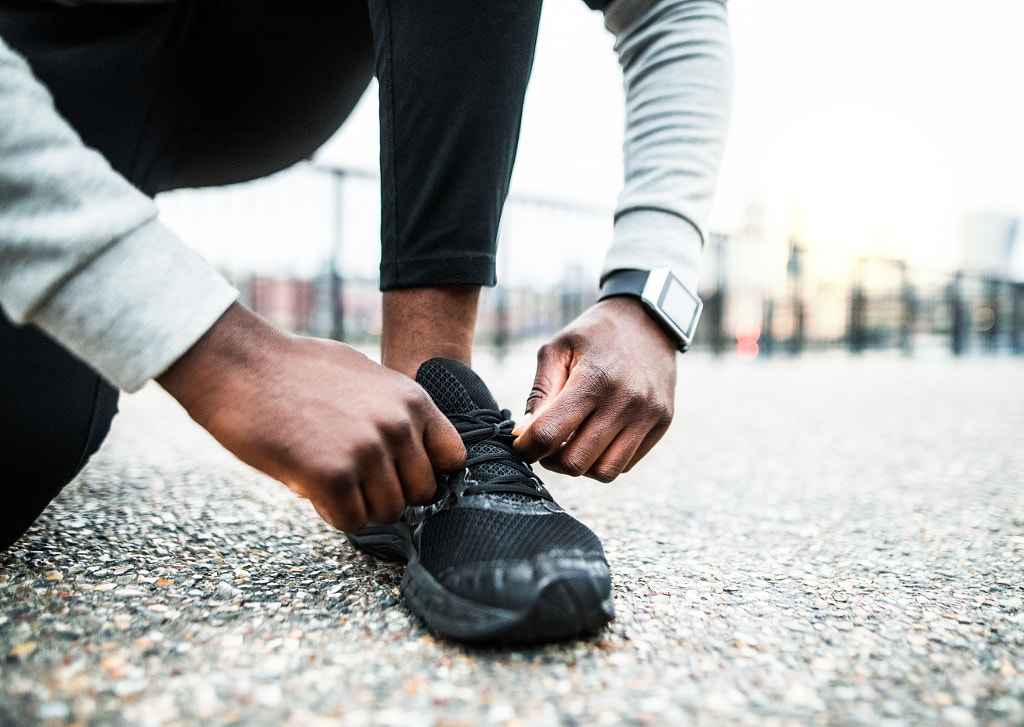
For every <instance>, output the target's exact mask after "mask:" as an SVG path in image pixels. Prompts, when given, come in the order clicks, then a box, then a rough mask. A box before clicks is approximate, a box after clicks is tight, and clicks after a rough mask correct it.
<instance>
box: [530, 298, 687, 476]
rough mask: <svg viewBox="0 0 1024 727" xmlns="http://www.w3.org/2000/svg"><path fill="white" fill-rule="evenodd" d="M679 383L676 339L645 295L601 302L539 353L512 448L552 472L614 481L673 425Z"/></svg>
mask: <svg viewBox="0 0 1024 727" xmlns="http://www.w3.org/2000/svg"><path fill="white" fill-rule="evenodd" d="M675 386H676V348H675V345H674V344H673V342H672V341H671V339H670V338H669V337H668V335H667V334H666V333H665V332H664V331H662V329H661V328H660V327H659V326H658V325H657V324H656V323H655V322H654V320H653V319H652V318H651V317H650V315H649V314H648V313H647V312H646V311H645V310H644V309H643V307H642V305H641V303H640V301H638V300H635V299H633V298H628V297H615V298H608V299H606V300H603V301H600V302H598V303H596V304H595V305H594V306H592V307H591V308H589V309H588V310H586V311H585V312H584V313H583V314H582V315H581V316H580V317H579V318H577V319H576V320H575V321H573V322H572V323H570V324H569V325H568V326H567V327H566V328H565V329H563V330H562V331H561V332H560V333H559V334H558V335H557V336H555V338H554V339H553V340H552V341H551V342H549V343H547V344H545V345H544V346H543V347H542V348H541V349H540V351H539V352H538V354H537V376H536V378H535V379H534V383H533V391H532V392H531V393H530V396H529V398H528V399H527V404H526V417H525V418H524V419H523V421H522V422H521V423H520V424H519V426H518V427H517V428H516V430H515V433H517V434H519V438H518V439H516V441H515V444H514V447H515V450H516V451H517V452H518V453H519V454H520V455H521V456H522V457H523V458H525V459H526V460H527V461H530V462H533V461H536V460H540V462H541V464H543V465H544V466H545V467H546V468H548V469H549V470H552V471H554V472H561V473H563V474H568V475H573V476H578V475H586V476H587V477H592V478H593V479H595V480H599V481H601V482H611V481H612V480H613V479H615V478H616V477H618V476H619V475H620V474H621V473H622V472H625V471H628V470H629V469H630V468H632V467H633V465H635V464H636V463H637V462H638V461H640V459H641V458H643V456H644V455H646V454H647V453H648V452H649V451H650V450H651V447H653V446H654V445H655V444H656V443H657V441H658V440H659V439H661V437H662V436H663V435H664V434H665V432H666V431H667V430H668V426H669V424H670V423H671V422H672V414H673V409H674V398H675Z"/></svg>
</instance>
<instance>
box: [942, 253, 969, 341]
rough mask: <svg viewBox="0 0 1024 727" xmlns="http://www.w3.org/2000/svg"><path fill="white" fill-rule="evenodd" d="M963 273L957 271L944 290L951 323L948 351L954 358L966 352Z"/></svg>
mask: <svg viewBox="0 0 1024 727" xmlns="http://www.w3.org/2000/svg"><path fill="white" fill-rule="evenodd" d="M963 280H964V273H963V271H962V270H958V271H957V272H956V275H955V276H953V280H952V281H951V282H950V284H949V287H948V288H947V290H946V298H947V300H948V302H949V308H950V318H951V320H952V322H953V326H952V332H951V333H952V338H951V340H950V349H951V350H952V352H953V355H954V356H961V355H963V353H964V352H965V351H966V350H967V333H968V330H967V312H966V311H965V310H964V300H963Z"/></svg>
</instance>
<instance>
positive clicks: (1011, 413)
mask: <svg viewBox="0 0 1024 727" xmlns="http://www.w3.org/2000/svg"><path fill="white" fill-rule="evenodd" d="M531 359H532V354H531V353H530V352H527V351H525V350H524V351H523V352H520V353H518V354H515V355H513V356H512V357H511V358H510V359H508V360H507V361H506V363H505V364H504V365H498V364H497V363H496V362H495V361H494V360H492V359H491V358H489V357H487V356H482V357H481V358H480V359H479V360H478V369H479V370H480V371H481V373H482V374H483V375H484V377H485V379H486V380H487V381H488V383H489V384H490V385H491V387H492V388H493V389H494V390H495V392H496V394H497V395H498V398H499V401H500V402H502V404H503V405H505V406H509V407H510V408H512V409H513V410H514V411H517V410H520V409H521V407H522V405H523V403H524V400H525V396H526V393H527V392H528V389H529V385H530V380H531V378H532V360H531ZM546 479H547V481H548V483H549V486H550V489H551V490H552V492H553V494H554V495H555V496H556V498H557V499H558V500H559V502H560V503H561V504H562V505H563V506H564V507H566V509H568V510H569V511H570V512H572V513H573V514H575V515H576V516H577V517H578V518H580V519H581V520H583V521H584V522H586V523H587V524H588V525H590V526H591V527H592V528H593V529H594V530H595V532H597V534H598V535H599V536H601V538H602V540H603V542H604V545H605V549H606V551H607V554H608V559H609V562H610V564H611V569H612V578H613V584H614V590H615V607H616V613H617V617H616V619H615V621H614V622H613V623H612V624H611V626H610V627H609V628H607V629H606V630H604V631H602V632H600V633H598V634H595V635H593V636H591V637H588V638H585V639H581V640H575V641H569V642H565V643H559V644H550V645H546V646H538V647H531V648H494V649H481V648H467V647H464V646H462V645H459V644H455V643H451V642H446V641H444V640H441V639H437V638H434V637H432V636H431V635H430V633H429V632H428V631H427V630H426V629H425V628H424V626H423V624H422V623H421V622H420V621H419V620H418V619H416V618H415V617H414V616H412V615H411V614H410V613H408V612H407V611H406V610H405V609H404V608H403V606H402V605H401V600H400V596H399V593H398V583H399V580H400V578H401V573H402V568H401V566H397V565H389V564H382V563H378V562H375V561H374V560H372V559H371V558H369V557H367V556H364V555H361V554H358V553H357V552H355V551H353V549H352V548H351V547H350V546H349V545H348V544H347V542H346V541H345V539H344V538H343V537H341V536H340V535H339V534H338V533H336V532H333V531H332V530H330V529H329V528H328V527H327V526H326V525H324V524H323V523H322V522H321V521H320V520H319V519H318V518H317V517H316V515H315V514H314V513H313V511H312V509H311V508H310V507H309V506H308V505H307V504H306V503H304V502H302V501H300V500H298V499H297V498H295V497H294V496H292V495H291V494H290V493H289V492H288V491H287V490H286V489H285V488H284V487H282V486H280V485H278V484H276V483H274V482H273V481H271V480H269V479H267V478H265V477H263V476H262V475H260V474H258V473H256V472H254V471H253V470H251V469H249V468H247V467H246V466H245V465H242V464H241V463H239V462H237V461H236V460H234V459H233V458H232V457H231V456H230V455H228V454H226V453H225V452H223V451H222V450H221V449H220V448H219V447H218V446H217V445H216V444H215V443H214V442H213V441H212V440H211V439H210V438H209V437H208V436H207V435H206V434H205V433H204V432H202V430H200V429H198V428H197V427H196V426H195V425H194V424H192V423H191V422H190V421H189V420H188V419H187V417H186V416H185V415H184V414H183V412H182V411H181V410H180V408H178V407H177V405H176V404H175V403H174V402H173V401H171V400H170V399H169V398H167V397H166V395H164V394H163V393H162V392H161V391H160V390H159V389H158V388H155V387H150V388H147V389H145V390H143V391H142V392H141V393H139V394H137V395H134V396H131V397H124V398H123V399H122V414H121V415H120V416H119V417H118V419H117V421H116V424H115V429H114V431H113V433H112V435H111V437H110V439H109V440H108V442H107V444H106V445H105V447H104V448H103V450H101V453H100V454H99V455H97V456H96V457H95V458H94V460H93V461H92V462H91V463H90V465H89V467H88V468H87V470H86V472H85V473H83V475H82V476H81V477H80V478H79V479H78V480H77V481H76V483H74V484H73V485H71V486H70V487H69V488H68V489H67V490H66V491H65V492H64V493H63V494H62V495H61V496H60V498H59V499H58V500H57V501H56V502H55V503H54V504H53V505H52V506H51V507H50V509H49V510H48V511H47V512H46V513H45V514H44V516H43V517H42V519H41V520H40V521H39V522H38V523H37V524H36V525H35V526H34V527H33V528H32V530H31V531H30V532H29V533H28V534H27V535H26V536H25V537H24V538H23V539H22V540H21V541H20V542H19V543H18V544H17V545H16V546H15V547H14V548H13V549H12V550H10V551H9V552H8V553H6V554H5V555H3V556H0V724H2V725H26V724H45V725H64V724H76V725H107V724H111V725H117V724H130V725H192V724H203V725H227V724H237V725H285V726H288V727H290V726H293V725H294V726H299V725H302V726H306V725H311V726H313V727H318V726H320V725H353V726H357V725H386V726H401V727H405V726H407V725H411V726H415V725H438V726H440V725H448V726H451V725H489V724H499V725H615V724H627V725H650V724H654V725H681V724H695V725H720V724H721V725H733V724H743V725H745V724H756V725H761V724H764V725H789V724H795V725H802V724H831V725H893V726H895V725H916V724H921V725H934V724H938V725H974V724H986V725H1022V724H1024V359H1020V358H1017V359H1012V358H981V357H978V358H968V359H964V360H951V359H946V358H936V359H933V360H924V361H922V360H903V359H900V358H897V357H890V356H879V357H862V358H850V357H847V356H844V355H837V356H820V355H811V356H805V357H803V358H801V359H773V360H758V361H754V362H750V363H741V362H739V361H736V360H732V359H722V360H715V359H712V358H710V357H704V356H701V355H688V356H687V357H685V358H684V359H683V360H682V361H681V378H680V387H679V395H678V404H677V415H676V421H675V423H674V424H673V427H672V429H671V430H670V432H669V434H668V435H667V437H666V439H665V440H664V441H663V442H662V443H661V444H660V445H659V447H658V448H656V449H655V451H654V452H653V453H652V454H651V455H650V457H648V459H647V460H645V461H644V462H643V463H642V464H641V465H640V466H639V467H637V468H636V469H635V470H634V471H633V472H632V473H630V474H629V475H627V476H624V477H622V478H620V479H619V480H618V481H616V482H615V483H614V484H611V485H601V484H598V483H595V482H591V481H586V480H570V479H567V478H562V477H556V476H549V477H547V478H546Z"/></svg>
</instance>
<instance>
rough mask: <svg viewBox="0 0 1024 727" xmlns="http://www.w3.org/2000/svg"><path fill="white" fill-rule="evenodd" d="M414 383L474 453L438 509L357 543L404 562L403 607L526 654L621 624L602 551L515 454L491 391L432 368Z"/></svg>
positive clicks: (434, 363)
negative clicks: (528, 648) (525, 648)
mask: <svg viewBox="0 0 1024 727" xmlns="http://www.w3.org/2000/svg"><path fill="white" fill-rule="evenodd" d="M416 381H418V382H419V383H420V385H421V386H423V388H424V389H426V390H427V392H428V393H429V394H430V396H431V397H432V398H433V399H434V402H435V403H436V404H437V406H438V408H439V409H440V410H441V411H442V412H444V414H445V416H447V417H448V419H449V420H451V422H452V424H454V425H455V428H456V429H457V430H458V431H459V434H460V435H461V436H462V441H463V442H465V444H466V450H467V452H468V459H467V461H466V468H465V470H464V471H463V472H460V473H457V474H454V475H451V476H449V477H445V478H442V479H441V480H440V481H439V482H438V487H437V489H438V491H437V495H436V497H435V498H434V501H433V503H432V504H430V505H428V506H425V507H410V508H407V509H406V511H405V517H404V519H403V520H402V521H400V522H398V523H395V524H394V525H370V526H368V527H367V528H365V529H364V530H361V531H360V532H358V533H353V534H350V535H349V536H348V537H349V540H350V541H351V542H352V544H353V545H355V546H356V547H357V548H359V549H360V550H363V551H365V552H367V553H369V554H370V555H374V556H376V557H378V558H382V559H385V560H397V561H407V562H408V565H407V567H406V569H405V576H404V577H403V578H402V595H403V596H404V597H405V602H406V604H407V605H408V607H409V609H410V610H411V611H412V612H413V613H415V614H416V615H418V616H420V617H421V618H422V619H423V620H424V621H425V622H426V624H427V626H428V627H429V628H430V629H431V630H433V631H435V632H437V633H438V634H441V635H442V636H446V637H449V638H453V639H458V640H460V641H470V642H480V643H529V642H537V641H549V640H554V639H561V638H567V637H572V636H577V635H580V634H584V633H587V632H591V631H594V630H595V629H597V628H599V627H600V626H603V625H604V624H606V623H608V622H609V621H611V620H612V618H613V617H614V610H613V606H612V595H611V578H610V574H609V570H608V562H607V560H605V555H604V549H603V548H602V547H601V542H600V541H599V540H598V539H597V536H596V535H594V533H592V532H591V531H590V530H589V529H588V528H587V527H586V526H585V525H583V524H582V523H580V522H579V521H577V520H576V519H575V518H573V517H572V516H571V515H569V514H568V513H566V512H565V511H564V510H563V509H562V508H560V507H559V506H558V505H557V504H556V503H555V501H554V500H553V499H552V497H551V495H550V494H548V491H547V490H546V489H545V488H544V483H542V482H541V481H540V479H538V477H537V476H536V475H535V474H534V473H533V470H532V469H531V468H530V465H528V464H526V463H525V462H524V461H523V460H522V459H521V458H520V457H519V456H518V455H517V454H516V453H515V452H514V451H513V449H512V440H513V436H512V427H513V422H512V419H511V415H510V414H509V412H508V410H503V411H502V410H499V409H498V405H497V403H496V402H495V401H494V397H492V396H491V393H490V392H489V391H488V390H487V387H486V386H485V385H484V383H483V381H481V380H480V378H479V377H478V376H477V375H476V374H475V373H474V372H473V371H472V369H470V368H469V367H467V366H465V365H463V364H461V363H458V362H457V361H448V360H445V359H433V360H431V361H427V362H426V363H425V364H423V366H421V367H420V370H419V372H418V373H417V375H416Z"/></svg>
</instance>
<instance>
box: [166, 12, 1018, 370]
mask: <svg viewBox="0 0 1024 727" xmlns="http://www.w3.org/2000/svg"><path fill="white" fill-rule="evenodd" d="M729 9H730V17H731V26H732V32H733V38H734V43H735V56H736V96H735V104H734V108H733V117H732V124H731V129H730V140H729V147H728V152H727V154H726V158H725V161H724V165H723V169H722V175H721V180H720V184H719V193H718V197H717V199H716V204H715V208H714V211H713V213H712V219H711V225H710V233H711V234H710V236H709V240H708V244H707V248H706V251H705V258H704V260H705V264H704V269H703V274H702V279H701V280H702V282H701V288H700V293H701V296H702V297H703V298H704V300H705V312H704V316H703V319H702V321H701V330H700V332H699V335H698V342H697V345H698V346H699V347H702V348H704V349H706V350H711V351H713V352H715V353H716V354H722V355H730V356H737V357H739V358H741V359H747V360H750V359H754V358H757V357H763V356H770V355H794V354H799V353H801V352H804V351H810V350H820V349H824V348H843V349H846V350H849V351H852V352H863V351H868V350H879V349H885V350H892V351H899V352H902V353H904V354H906V355H917V356H927V355H933V354H942V355H949V354H956V355H962V354H981V353H985V354H995V353H1002V354H1024V143H1022V142H1021V140H1020V129H1021V128H1024V43H1021V42H1020V39H1021V38H1022V37H1024V7H1022V6H1021V4H1020V3H1016V2H1014V0H980V2H979V3H978V4H977V5H976V6H972V10H971V12H970V13H969V14H966V13H965V12H964V11H963V7H962V5H960V4H955V3H953V2H949V1H947V0H941V1H938V2H924V1H920V2H909V1H908V2H906V3H900V4H899V5H898V7H893V6H892V4H891V3H890V4H883V3H881V2H876V1H870V2H858V3H828V4H821V3H815V2H813V0H778V1H777V2H773V3H770V4H767V3H761V4H758V3H757V2H756V0H732V2H730V3H729ZM621 136H622V89H621V72H620V70H619V68H618V64H617V60H616V58H615V54H614V51H613V49H612V37H611V35H610V34H609V33H608V32H607V31H605V30H604V28H603V27H602V23H601V16H600V14H599V13H593V12H590V11H589V10H588V9H587V8H586V6H585V5H584V4H583V3H581V2H579V0H549V2H548V3H547V4H546V7H545V10H544V18H543V20H542V24H541V36H540V40H539V44H538V50H537V58H536V64H535V67H534V74H533V80H532V82H531V87H530V91H529V93H528V96H527V105H526V110H525V114H524V120H523V132H522V138H521V145H520V152H519V157H518V160H517V165H516V171H515V174H514V176H513V182H512V192H511V196H510V199H509V202H508V204H507V206H506V211H505V215H504V218H503V222H502V231H501V241H500V246H499V267H498V272H499V281H500V282H499V285H498V287H496V288H494V289H491V290H488V291H486V292H485V295H484V298H483V305H482V310H481V318H480V324H479V328H478V335H479V339H480V342H481V343H484V344H490V345H494V346H495V347H496V348H497V350H498V351H499V352H500V351H501V350H502V349H503V348H505V347H507V346H509V345H511V344H513V343H514V342H515V341H518V340H523V339H529V338H535V337H540V336H545V335H549V334H550V333H553V332H554V331H556V330H558V329H559V328H560V327H561V326H563V325H564V324H565V323H567V322H568V321H570V320H571V319H572V318H574V317H575V316H576V315H577V314H578V313H579V312H580V311H582V310H583V309H584V308H585V307H586V306H588V305H589V304H590V303H592V302H593V300H594V298H595V297H596V294H597V282H598V274H599V271H600V266H601V261H602V257H603V254H604V251H605V249H606V248H607V246H608V244H609V243H610V240H611V234H612V214H613V211H614V208H615V199H616V195H617V193H618V190H619V187H620V185H621V179H622V171H621V169H622V167H621ZM378 148H379V147H378V145H377V106H376V87H375V86H373V87H371V88H370V90H369V91H368V92H367V94H366V97H365V98H364V99H363V101H362V103H361V104H360V106H359V107H358V108H357V110H356V112H355V114H354V115H353V117H352V118H351V119H350V120H349V121H348V122H347V124H346V125H345V126H344V127H343V128H342V129H341V130H340V132H339V133H338V134H337V135H336V137H335V138H334V139H332V140H331V141H330V142H328V144H327V145H325V147H324V148H323V149H321V150H320V152H318V154H317V155H316V156H315V157H314V158H313V159H312V160H310V161H308V162H306V163H303V164H300V165H298V166H297V167H295V168H293V169H290V170H287V171H285V172H282V173H280V174H278V175H275V176H274V177H272V178H270V179H267V180H261V181H258V182H253V183H249V184H244V185H237V186H234V187H229V188H222V189H215V190H185V191H179V192H174V193H170V194H166V195H162V196H161V197H160V198H159V202H160V205H161V209H162V212H163V215H164V218H165V220H166V221H167V223H168V224H169V225H170V226H171V227H172V229H175V230H176V231H178V232H179V233H180V234H181V235H182V236H183V238H184V239H185V240H186V241H187V242H189V243H190V244H192V245H194V246H195V247H196V248H197V249H199V251H200V252H201V253H202V254H204V255H205V256H206V257H207V258H208V259H209V260H210V261H211V262H212V263H213V264H214V265H216V266H217V267H218V268H219V269H220V270H222V271H223V272H224V274H225V275H226V276H227V277H228V278H229V279H230V280H231V281H232V282H233V283H234V284H235V285H237V286H238V288H239V289H240V290H241V293H242V300H243V302H245V303H246V304H248V305H249V306H251V307H252V308H253V309H254V310H256V311H257V312H259V313H261V314H262V315H264V316H266V317H268V318H269V319H271V320H273V321H274V322H275V323H277V324H278V325H281V326H283V327H285V328H288V329H290V330H294V331H297V332H302V333H310V334H314V335H320V336H331V337H335V338H339V339H343V340H347V341H351V342H360V343H367V342H371V341H372V340H373V339H375V338H376V337H377V336H378V335H379V333H380V293H379V292H378V290H377V266H378V262H379V258H378V255H379V248H378V239H379V235H378V228H379V222H380V216H379V198H378V195H379V180H378V178H377V173H376V162H377V154H378Z"/></svg>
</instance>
